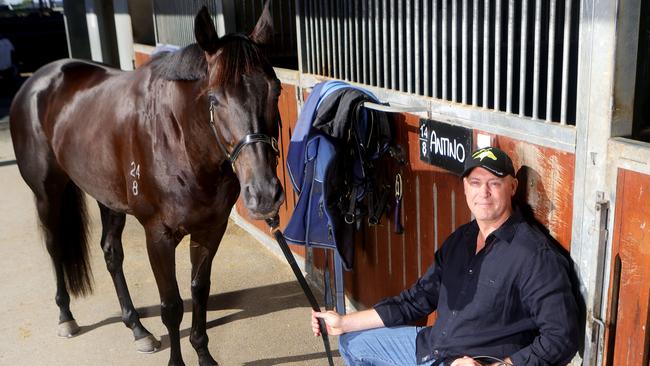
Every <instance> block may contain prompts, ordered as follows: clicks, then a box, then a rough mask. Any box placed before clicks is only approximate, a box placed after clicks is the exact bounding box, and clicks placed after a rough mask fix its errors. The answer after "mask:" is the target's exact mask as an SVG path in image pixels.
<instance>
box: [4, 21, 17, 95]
mask: <svg viewBox="0 0 650 366" xmlns="http://www.w3.org/2000/svg"><path fill="white" fill-rule="evenodd" d="M17 77H18V72H17V69H16V66H15V65H14V45H13V44H12V43H11V41H10V40H9V38H5V36H4V35H2V34H0V81H2V80H3V79H4V80H6V82H4V83H3V84H7V85H8V86H9V88H8V89H10V90H9V91H10V92H12V93H13V91H14V89H15V87H16V81H17Z"/></svg>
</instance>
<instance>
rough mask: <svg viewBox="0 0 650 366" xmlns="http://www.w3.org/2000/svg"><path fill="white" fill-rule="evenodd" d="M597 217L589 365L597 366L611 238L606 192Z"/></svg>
mask: <svg viewBox="0 0 650 366" xmlns="http://www.w3.org/2000/svg"><path fill="white" fill-rule="evenodd" d="M595 209H596V217H595V219H596V220H597V222H596V224H597V226H596V227H595V229H596V230H597V235H598V253H597V258H598V260H597V263H596V265H597V267H596V286H595V293H594V303H593V307H592V319H591V323H592V324H591V329H592V333H591V345H590V352H589V360H587V363H586V364H588V365H597V364H600V362H598V360H599V359H602V355H603V351H604V340H605V321H604V320H603V314H602V311H601V309H602V305H603V302H604V301H605V298H604V297H605V296H606V294H605V267H606V263H605V260H606V250H607V239H608V238H609V230H608V228H607V223H608V220H609V209H610V207H609V201H608V200H607V199H606V198H605V193H604V192H600V191H599V192H597V193H596V206H595ZM601 362H602V361H601Z"/></svg>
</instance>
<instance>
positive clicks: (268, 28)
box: [248, 0, 273, 45]
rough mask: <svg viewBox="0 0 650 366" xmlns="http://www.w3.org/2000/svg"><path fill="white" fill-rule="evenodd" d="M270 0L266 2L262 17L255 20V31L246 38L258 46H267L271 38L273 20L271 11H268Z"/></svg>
mask: <svg viewBox="0 0 650 366" xmlns="http://www.w3.org/2000/svg"><path fill="white" fill-rule="evenodd" d="M270 5H271V0H266V3H265V4H264V10H262V15H260V18H259V19H258V20H257V24H256V25H255V29H253V31H252V32H251V34H250V35H249V36H248V38H250V39H251V40H252V41H253V42H255V43H257V44H260V45H268V44H269V43H270V42H271V38H272V36H273V19H272V18H271V10H270V9H269V8H270Z"/></svg>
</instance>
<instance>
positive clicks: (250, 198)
mask: <svg viewBox="0 0 650 366" xmlns="http://www.w3.org/2000/svg"><path fill="white" fill-rule="evenodd" d="M244 202H246V205H247V206H248V207H257V195H256V194H255V192H254V190H253V188H252V187H251V186H250V185H247V186H246V187H244Z"/></svg>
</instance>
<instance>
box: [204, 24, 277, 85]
mask: <svg viewBox="0 0 650 366" xmlns="http://www.w3.org/2000/svg"><path fill="white" fill-rule="evenodd" d="M223 42H224V43H223V45H222V46H221V47H220V48H219V51H218V52H219V55H218V56H217V59H216V62H215V64H214V65H213V66H212V67H214V68H215V70H214V71H215V72H213V73H211V78H210V80H209V81H208V86H207V88H208V89H215V88H219V87H222V88H223V87H238V86H239V84H240V83H241V80H242V78H241V76H242V75H247V74H252V73H254V72H255V71H257V70H260V69H261V70H262V71H263V72H264V73H266V74H268V75H271V74H272V73H273V67H272V66H271V64H270V63H269V61H268V60H267V59H266V56H265V55H264V53H263V51H262V49H261V48H260V47H259V46H258V45H256V44H255V43H253V42H252V41H250V40H249V39H248V38H247V37H245V36H240V35H234V36H232V37H231V38H229V37H228V36H226V37H224V39H223Z"/></svg>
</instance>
